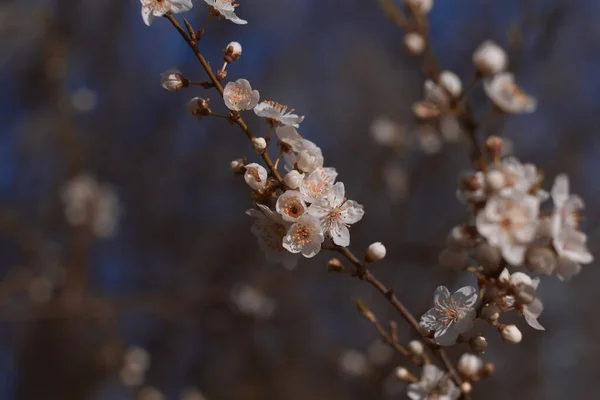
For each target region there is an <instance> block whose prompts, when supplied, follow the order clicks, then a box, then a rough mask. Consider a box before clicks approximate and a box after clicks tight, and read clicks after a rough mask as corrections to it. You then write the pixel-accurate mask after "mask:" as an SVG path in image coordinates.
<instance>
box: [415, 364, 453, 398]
mask: <svg viewBox="0 0 600 400" xmlns="http://www.w3.org/2000/svg"><path fill="white" fill-rule="evenodd" d="M407 395H408V397H409V398H410V399H411V400H434V399H436V400H456V399H458V398H459V397H460V390H459V389H458V388H457V387H456V385H455V384H454V382H453V381H452V379H451V378H450V377H449V376H447V375H446V374H445V373H444V371H442V370H441V369H439V368H438V367H437V366H435V365H433V364H428V365H425V366H424V367H423V372H422V375H421V380H420V381H419V382H415V383H411V384H410V385H408V392H407Z"/></svg>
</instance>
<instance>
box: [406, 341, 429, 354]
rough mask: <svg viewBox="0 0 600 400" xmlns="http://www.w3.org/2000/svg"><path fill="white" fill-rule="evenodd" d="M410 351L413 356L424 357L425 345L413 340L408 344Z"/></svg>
mask: <svg viewBox="0 0 600 400" xmlns="http://www.w3.org/2000/svg"><path fill="white" fill-rule="evenodd" d="M408 351H410V352H411V354H413V355H415V356H417V357H421V356H422V355H423V352H424V351H425V347H424V346H423V343H422V342H421V341H420V340H411V341H410V342H409V343H408Z"/></svg>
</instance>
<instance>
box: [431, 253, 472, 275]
mask: <svg viewBox="0 0 600 400" xmlns="http://www.w3.org/2000/svg"><path fill="white" fill-rule="evenodd" d="M438 261H439V263H440V266H441V267H442V268H448V269H453V270H456V271H462V270H463V269H465V268H466V267H467V266H468V264H469V253H468V252H467V251H466V250H453V249H444V250H443V251H442V253H441V254H440V256H439V258H438Z"/></svg>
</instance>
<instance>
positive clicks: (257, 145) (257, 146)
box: [252, 137, 267, 153]
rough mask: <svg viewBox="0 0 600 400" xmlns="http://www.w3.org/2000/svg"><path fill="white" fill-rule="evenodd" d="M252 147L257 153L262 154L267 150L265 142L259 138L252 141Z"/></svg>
mask: <svg viewBox="0 0 600 400" xmlns="http://www.w3.org/2000/svg"><path fill="white" fill-rule="evenodd" d="M252 145H253V146H254V150H256V152H257V153H262V152H263V151H265V149H266V148H267V141H266V140H265V139H264V138H261V137H255V138H254V139H252Z"/></svg>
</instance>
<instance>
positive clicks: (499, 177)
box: [485, 169, 506, 192]
mask: <svg viewBox="0 0 600 400" xmlns="http://www.w3.org/2000/svg"><path fill="white" fill-rule="evenodd" d="M485 183H486V184H487V187H489V188H490V189H491V190H493V191H494V192H497V191H498V190H500V189H502V188H503V187H504V185H505V184H506V179H505V178H504V174H503V173H502V172H500V171H498V170H497V169H493V170H491V171H490V172H488V173H487V174H486V175H485Z"/></svg>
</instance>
